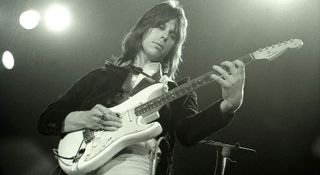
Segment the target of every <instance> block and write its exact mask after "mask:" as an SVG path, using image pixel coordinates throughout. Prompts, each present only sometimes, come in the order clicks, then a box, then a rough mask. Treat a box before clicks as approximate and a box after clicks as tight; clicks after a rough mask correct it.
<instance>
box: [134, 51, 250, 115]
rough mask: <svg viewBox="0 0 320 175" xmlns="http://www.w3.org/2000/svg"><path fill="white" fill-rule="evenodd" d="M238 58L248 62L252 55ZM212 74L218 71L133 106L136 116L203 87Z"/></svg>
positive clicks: (211, 80)
mask: <svg viewBox="0 0 320 175" xmlns="http://www.w3.org/2000/svg"><path fill="white" fill-rule="evenodd" d="M238 59H239V60H241V61H242V62H243V63H244V64H245V65H246V64H249V63H250V62H252V61H253V60H254V57H253V56H252V54H248V55H244V56H242V57H240V58H238ZM212 74H217V75H219V73H218V72H216V71H214V70H212V71H210V72H207V73H206V74H204V75H201V76H199V77H197V78H195V79H193V80H191V81H189V82H187V83H185V84H182V85H181V86H178V87H176V88H174V89H172V90H170V91H169V92H167V93H165V94H163V95H160V96H159V97H156V98H154V99H152V100H150V101H149V102H147V103H145V104H142V105H140V106H138V107H136V108H135V110H134V111H135V114H136V115H137V116H139V115H142V114H143V113H146V112H148V111H150V110H152V109H155V108H158V107H161V106H162V105H164V104H167V103H170V102H172V101H174V100H176V99H178V98H179V97H182V96H183V95H186V94H188V93H190V92H192V91H194V90H196V89H198V88H200V87H203V86H205V85H207V84H209V83H211V82H213V81H214V80H213V79H212V78H211V75H212Z"/></svg>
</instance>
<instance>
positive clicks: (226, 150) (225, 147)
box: [199, 140, 256, 175]
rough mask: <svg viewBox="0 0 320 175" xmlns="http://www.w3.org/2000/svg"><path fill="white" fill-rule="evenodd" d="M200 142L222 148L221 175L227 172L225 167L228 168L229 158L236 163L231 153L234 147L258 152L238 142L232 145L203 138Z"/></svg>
mask: <svg viewBox="0 0 320 175" xmlns="http://www.w3.org/2000/svg"><path fill="white" fill-rule="evenodd" d="M199 143H202V144H207V145H211V146H215V147H218V148H221V156H222V162H221V175H224V172H225V169H226V165H227V160H229V161H231V162H233V163H236V161H233V160H231V159H230V155H231V151H232V149H234V150H244V151H249V152H254V153H255V152H256V150H254V149H251V148H246V147H242V146H240V144H239V143H236V144H234V145H230V144H225V143H221V142H215V141H213V140H201V141H200V142H199ZM216 161H218V160H216ZM216 168H217V167H216Z"/></svg>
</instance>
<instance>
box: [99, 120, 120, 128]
mask: <svg viewBox="0 0 320 175" xmlns="http://www.w3.org/2000/svg"><path fill="white" fill-rule="evenodd" d="M101 124H102V125H103V126H104V127H116V128H120V127H122V124H121V123H119V122H115V121H102V122H101Z"/></svg>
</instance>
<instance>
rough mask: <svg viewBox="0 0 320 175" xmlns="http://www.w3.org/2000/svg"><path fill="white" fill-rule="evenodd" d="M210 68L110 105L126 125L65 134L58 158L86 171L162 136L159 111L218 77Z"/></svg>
mask: <svg viewBox="0 0 320 175" xmlns="http://www.w3.org/2000/svg"><path fill="white" fill-rule="evenodd" d="M302 45H303V42H302V41H301V40H299V39H291V40H288V41H285V42H282V43H279V44H275V45H272V46H270V47H266V48H263V49H259V50H257V51H255V52H252V53H250V54H247V55H245V56H242V57H240V58H238V59H239V60H241V61H242V62H244V63H245V64H248V63H250V62H252V61H254V60H264V59H266V60H269V61H271V60H273V59H275V58H277V57H278V56H280V55H281V54H283V53H284V52H286V51H287V50H288V49H290V48H300V47H302ZM213 73H216V72H215V71H210V72H208V73H206V74H204V75H201V76H199V77H197V78H195V79H193V80H191V81H189V82H187V83H185V84H182V85H181V86H178V87H176V88H174V89H172V90H170V91H168V92H166V91H165V90H164V89H165V88H164V85H163V84H162V83H155V84H153V85H150V86H149V87H147V88H145V89H143V90H141V91H140V92H138V93H137V94H135V95H134V96H132V97H130V98H129V99H128V100H127V101H125V102H123V103H121V104H119V105H117V106H114V107H112V108H109V109H110V110H111V111H113V112H115V113H118V114H120V115H121V119H122V122H123V123H122V124H123V126H122V127H121V128H119V129H118V130H116V131H102V130H89V129H84V130H80V131H75V132H70V133H68V134H67V135H66V136H65V137H63V138H62V139H61V140H60V142H59V146H58V151H57V152H56V157H57V159H58V162H59V165H60V167H61V168H62V169H63V171H64V172H66V173H67V174H86V173H89V172H91V171H94V170H96V169H97V168H99V167H101V166H102V165H103V164H105V163H106V162H107V161H109V160H110V159H111V158H112V157H113V156H114V155H115V154H117V153H118V152H119V151H121V150H122V149H123V148H125V147H127V146H129V145H131V144H135V143H138V142H142V141H146V140H149V139H152V138H154V137H156V136H158V135H159V134H160V133H161V132H162V128H161V125H160V124H159V123H158V122H153V121H155V120H156V119H157V118H159V114H158V110H159V109H160V108H161V107H163V106H164V105H165V104H167V103H170V102H172V101H174V100H176V99H177V98H179V97H182V96H183V95H185V94H187V93H189V92H191V91H194V90H195V89H198V88H200V87H202V86H205V85H207V84H209V83H211V82H213V81H214V80H213V79H212V78H211V77H210V75H212V74H213Z"/></svg>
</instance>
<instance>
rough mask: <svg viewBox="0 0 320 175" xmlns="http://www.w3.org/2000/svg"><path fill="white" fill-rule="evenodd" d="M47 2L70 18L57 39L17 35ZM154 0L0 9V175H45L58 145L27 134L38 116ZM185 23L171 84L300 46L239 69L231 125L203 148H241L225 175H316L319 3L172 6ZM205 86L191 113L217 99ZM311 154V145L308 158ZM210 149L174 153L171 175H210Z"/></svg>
mask: <svg viewBox="0 0 320 175" xmlns="http://www.w3.org/2000/svg"><path fill="white" fill-rule="evenodd" d="M53 2H62V3H63V4H65V5H67V6H68V8H69V9H70V13H71V16H72V20H71V24H70V26H69V28H67V29H66V30H65V31H62V32H58V33H54V32H51V31H49V30H48V29H47V28H46V27H45V26H44V24H43V21H41V23H40V25H39V26H38V27H37V28H35V29H33V30H25V29H23V28H22V27H21V26H20V25H19V22H18V18H19V15H20V14H21V13H22V12H23V11H24V10H27V9H29V8H33V9H36V10H39V11H40V12H41V13H43V12H44V10H45V9H46V8H47V7H48V6H49V5H50V4H52V3H53ZM158 2H161V1H160V0H157V1H151V0H100V1H98V0H97V1H89V0H68V1H49V0H47V1H44V0H42V1H40V0H38V1H36V0H16V1H13V0H1V2H0V52H1V53H2V52H3V51H5V50H10V51H11V52H12V53H13V55H14V57H15V67H14V68H13V69H12V70H11V71H8V70H5V69H4V68H3V67H1V72H0V98H1V140H0V155H1V163H0V172H1V174H24V175H29V174H48V173H49V172H50V170H52V169H53V167H54V166H55V165H56V160H55V159H54V156H53V154H52V151H51V150H52V148H55V147H56V146H57V144H58V138H57V137H53V136H42V135H40V134H38V132H37V130H36V125H37V119H38V116H39V114H40V113H41V111H43V110H44V109H45V107H46V106H47V105H48V104H49V103H50V102H52V101H53V100H55V99H56V98H57V97H58V96H59V95H60V94H61V93H63V92H64V91H65V90H66V89H67V88H69V87H70V86H71V85H72V84H73V83H74V82H75V81H76V80H77V79H78V78H79V77H80V76H82V75H83V74H84V73H86V72H87V71H89V70H92V69H94V68H96V67H99V66H101V65H103V63H104V60H106V59H109V58H111V56H112V55H114V56H118V55H120V51H121V49H120V48H121V40H122V38H123V37H124V35H125V34H126V33H127V32H128V31H129V28H130V27H131V26H132V25H133V24H134V23H135V21H136V19H138V18H139V17H140V16H141V15H143V13H144V12H145V11H146V10H147V9H149V8H150V7H152V6H153V5H155V4H157V3H158ZM180 2H181V3H182V5H183V6H184V8H185V11H186V16H187V18H188V19H189V30H188V33H189V35H188V39H187V42H186V44H185V48H184V56H183V58H184V62H183V64H182V66H181V71H180V77H183V76H185V75H190V76H191V77H196V76H198V75H200V74H203V73H205V72H207V71H209V70H210V67H211V65H213V64H219V63H220V62H221V61H223V60H234V59H236V58H237V57H240V56H242V55H245V54H247V53H250V52H253V51H255V50H257V49H259V48H262V47H266V46H269V45H271V44H273V43H278V42H283V41H286V40H288V39H290V38H299V39H301V40H303V42H304V46H303V47H302V48H301V49H300V50H296V49H293V50H289V52H287V53H285V54H284V55H282V56H281V57H280V58H278V59H276V60H274V61H273V62H265V61H259V62H258V61H257V62H254V63H252V64H250V65H248V66H247V69H246V73H247V74H246V86H245V99H244V103H243V106H242V108H241V109H240V110H239V111H238V112H237V115H236V118H235V119H234V120H233V122H232V123H231V124H230V125H229V126H228V127H226V128H225V129H223V130H221V131H219V132H217V133H215V134H214V135H212V136H211V139H213V140H216V141H220V142H224V143H230V144H233V143H236V142H239V143H241V145H242V146H245V147H250V148H253V149H256V150H257V153H256V154H253V153H248V152H244V151H236V152H233V154H232V159H233V160H236V161H238V163H237V164H228V166H227V170H226V174H279V175H280V174H291V175H298V174H308V175H313V174H314V175H316V174H320V160H319V158H317V156H316V154H313V153H312V150H313V148H317V146H315V141H316V139H317V137H318V136H319V135H320V117H319V116H320V108H319V104H320V76H319V75H320V59H319V58H320V1H318V0H283V1H280V0H259V1H258V0H241V1H239V0H228V1H220V0H197V1H192V0H181V1H180ZM220 91H221V90H220V87H219V86H218V85H217V84H211V85H209V86H207V87H204V88H202V89H200V90H198V91H197V92H198V95H199V103H200V108H201V109H203V108H204V107H206V106H207V105H208V104H209V103H211V102H213V101H214V100H217V99H219V98H220V97H221V92H220ZM319 147H320V146H318V149H320V148H319ZM214 163H215V148H213V147H211V146H207V145H198V146H195V147H192V148H184V147H182V146H180V145H178V147H177V149H176V166H175V167H176V168H175V171H176V173H177V174H190V175H191V174H208V175H209V174H213V168H214Z"/></svg>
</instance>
